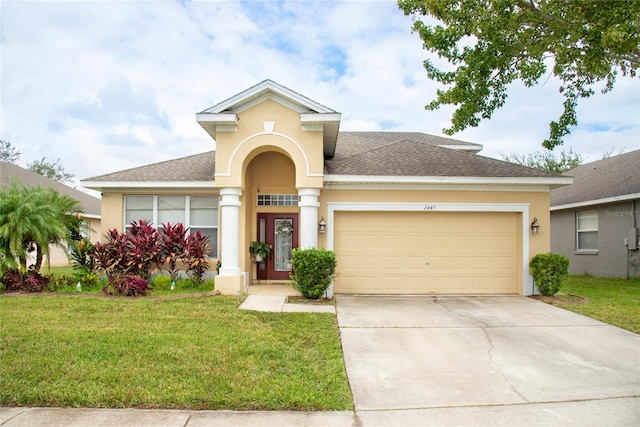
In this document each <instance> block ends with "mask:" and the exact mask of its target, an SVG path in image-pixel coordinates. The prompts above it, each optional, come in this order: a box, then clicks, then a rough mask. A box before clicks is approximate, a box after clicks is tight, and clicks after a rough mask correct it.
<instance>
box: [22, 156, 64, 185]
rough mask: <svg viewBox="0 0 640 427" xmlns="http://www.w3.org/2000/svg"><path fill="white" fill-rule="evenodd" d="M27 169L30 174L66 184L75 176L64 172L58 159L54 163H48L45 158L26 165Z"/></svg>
mask: <svg viewBox="0 0 640 427" xmlns="http://www.w3.org/2000/svg"><path fill="white" fill-rule="evenodd" d="M27 169H29V170H30V171H31V172H35V173H37V174H40V175H42V176H46V177H47V178H51V179H53V180H55V181H59V182H62V183H66V182H69V181H71V180H72V179H73V178H74V177H75V175H74V174H72V173H67V172H66V171H65V170H64V166H62V165H61V164H60V159H58V160H56V161H55V162H50V161H48V160H47V159H46V158H45V157H43V158H42V160H34V161H33V162H31V163H29V164H28V165H27Z"/></svg>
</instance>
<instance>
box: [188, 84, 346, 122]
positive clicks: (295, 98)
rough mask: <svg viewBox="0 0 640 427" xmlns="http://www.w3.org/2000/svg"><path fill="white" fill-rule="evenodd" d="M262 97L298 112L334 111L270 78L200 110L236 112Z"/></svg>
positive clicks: (203, 112) (215, 112)
mask: <svg viewBox="0 0 640 427" xmlns="http://www.w3.org/2000/svg"><path fill="white" fill-rule="evenodd" d="M263 98H271V99H274V100H276V101H280V102H285V103H286V104H288V105H289V106H291V107H294V108H295V109H296V110H298V112H299V113H325V114H326V113H336V111H335V110H332V109H331V108H329V107H326V106H324V105H322V104H320V103H318V102H316V101H314V100H312V99H310V98H307V97H306V96H304V95H301V94H299V93H298V92H295V91H293V90H291V89H289V88H288V87H286V86H283V85H281V84H278V83H276V82H274V81H273V80H271V79H266V80H263V81H261V82H260V83H258V84H256V85H254V86H251V87H250V88H248V89H245V90H243V91H242V92H240V93H238V94H236V95H234V96H232V97H230V98H227V99H225V100H224V101H222V102H220V103H218V104H216V105H214V106H212V107H209V108H207V109H206V110H204V111H202V113H201V114H207V113H208V114H217V113H237V112H239V111H241V110H243V109H244V108H246V104H249V105H252V104H253V102H252V101H258V102H259V101H261V100H262V99H263ZM278 98H280V99H278ZM243 107H244V108H243Z"/></svg>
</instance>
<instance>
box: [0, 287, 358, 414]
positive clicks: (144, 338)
mask: <svg viewBox="0 0 640 427" xmlns="http://www.w3.org/2000/svg"><path fill="white" fill-rule="evenodd" d="M237 305H238V302H237V299H236V298H231V297H225V296H216V297H204V298H183V299H152V298H136V299H130V298H104V297H89V296H85V297H80V298H78V297H71V296H54V297H43V296H37V295H33V296H31V295H30V296H19V297H11V296H0V317H1V318H0V327H1V331H0V332H1V334H0V344H1V345H0V362H1V363H0V405H4V406H61V407H111V408H125V407H137V408H190V409H240V410H248V409H265V410H289V409H291V410H350V409H352V397H351V391H350V389H349V384H348V381H347V377H346V373H345V368H344V363H343V358H342V349H341V345H340V338H339V332H338V326H337V321H336V317H335V315H332V314H318V313H263V312H253V311H244V310H238V309H237Z"/></svg>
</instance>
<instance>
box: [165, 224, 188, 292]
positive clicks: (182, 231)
mask: <svg viewBox="0 0 640 427" xmlns="http://www.w3.org/2000/svg"><path fill="white" fill-rule="evenodd" d="M188 231H189V229H188V228H185V227H184V225H182V223H178V224H174V225H171V223H169V222H168V223H166V224H162V228H161V229H160V230H159V234H160V241H161V247H160V251H159V256H158V261H159V265H158V266H159V267H160V268H161V267H162V265H163V264H167V265H168V267H169V268H168V270H169V274H170V275H171V282H172V285H174V284H175V281H176V275H177V273H178V267H177V266H178V261H182V260H184V259H185V255H186V252H187V233H188Z"/></svg>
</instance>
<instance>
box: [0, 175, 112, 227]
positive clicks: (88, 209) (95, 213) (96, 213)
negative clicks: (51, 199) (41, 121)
mask: <svg viewBox="0 0 640 427" xmlns="http://www.w3.org/2000/svg"><path fill="white" fill-rule="evenodd" d="M13 181H18V182H19V183H20V184H21V185H23V186H25V187H41V188H52V189H54V190H55V191H57V192H58V193H60V194H62V195H64V196H69V197H71V198H72V199H74V200H77V201H78V202H79V204H80V209H82V211H83V212H84V213H85V214H86V215H87V216H92V217H97V218H99V217H100V203H101V200H100V199H99V198H97V197H93V196H92V195H90V194H87V193H83V192H82V191H79V190H76V189H75V188H71V187H69V186H68V185H64V184H62V183H60V182H58V181H54V180H53V179H50V178H47V177H46V176H42V175H39V174H37V173H34V172H31V171H30V170H27V169H24V168H21V167H20V166H17V165H14V164H11V163H6V162H0V187H7V186H10V185H11V184H12V182H13Z"/></svg>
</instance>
